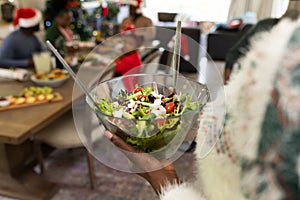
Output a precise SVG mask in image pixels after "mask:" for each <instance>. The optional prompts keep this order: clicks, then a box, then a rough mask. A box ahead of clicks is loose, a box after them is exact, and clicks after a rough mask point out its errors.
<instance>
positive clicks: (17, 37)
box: [0, 8, 43, 68]
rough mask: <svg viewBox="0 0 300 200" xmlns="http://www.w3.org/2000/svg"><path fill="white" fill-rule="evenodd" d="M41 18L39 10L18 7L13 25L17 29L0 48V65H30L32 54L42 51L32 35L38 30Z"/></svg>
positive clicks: (31, 64) (31, 63)
mask: <svg viewBox="0 0 300 200" xmlns="http://www.w3.org/2000/svg"><path fill="white" fill-rule="evenodd" d="M41 20H42V15H41V13H40V11H38V10H35V9H32V8H20V9H18V10H17V12H16V16H15V19H14V22H13V25H14V26H15V27H16V26H18V27H19V29H17V30H15V31H13V32H12V33H10V34H9V35H8V36H7V37H6V38H5V39H4V41H3V44H2V47H1V49H0V67H7V68H8V67H23V68H24V67H32V66H33V61H32V55H33V53H35V52H40V51H42V49H43V48H42V45H41V43H40V42H39V40H38V39H37V37H36V36H35V35H34V32H36V31H39V24H40V22H41Z"/></svg>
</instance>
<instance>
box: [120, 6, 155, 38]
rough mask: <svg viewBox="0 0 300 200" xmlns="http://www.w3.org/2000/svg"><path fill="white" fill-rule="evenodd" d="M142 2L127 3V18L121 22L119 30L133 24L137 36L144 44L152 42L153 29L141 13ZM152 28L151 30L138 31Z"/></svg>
mask: <svg viewBox="0 0 300 200" xmlns="http://www.w3.org/2000/svg"><path fill="white" fill-rule="evenodd" d="M141 3H142V0H130V1H129V4H130V5H129V16H128V17H126V18H124V19H123V20H122V23H121V26H120V29H121V30H123V29H125V28H126V26H128V24H133V25H134V26H135V27H136V28H137V34H138V35H140V36H141V37H142V40H143V41H144V42H152V40H153V39H154V37H155V29H154V26H153V22H152V20H151V19H150V18H148V17H146V16H144V15H143V14H142V11H141ZM146 27H153V28H152V29H147V30H146V29H145V30H143V29H139V28H146Z"/></svg>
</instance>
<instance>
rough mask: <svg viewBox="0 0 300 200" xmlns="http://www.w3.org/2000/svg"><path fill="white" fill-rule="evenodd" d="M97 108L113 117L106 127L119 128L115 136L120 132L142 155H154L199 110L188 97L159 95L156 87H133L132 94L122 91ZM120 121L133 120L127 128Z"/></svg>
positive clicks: (196, 104)
mask: <svg viewBox="0 0 300 200" xmlns="http://www.w3.org/2000/svg"><path fill="white" fill-rule="evenodd" d="M98 105H99V107H100V109H101V112H102V113H103V114H105V115H107V116H111V117H114V119H110V120H109V121H110V122H109V123H110V124H112V125H113V126H114V128H116V127H118V128H117V132H118V131H119V132H121V131H122V134H121V135H123V136H124V137H122V138H123V139H124V140H125V141H126V142H127V143H129V144H130V145H132V146H135V147H137V148H138V149H141V150H143V151H144V152H153V151H155V150H158V149H160V148H162V147H164V146H165V145H166V144H168V143H169V142H170V141H171V140H172V139H173V138H174V137H175V135H176V133H177V132H178V131H179V130H180V128H181V123H185V122H184V118H183V117H181V116H182V115H183V114H184V113H187V112H190V111H194V110H196V109H197V108H199V107H200V106H201V104H200V103H198V102H192V101H191V97H190V95H188V94H182V93H180V94H176V92H175V90H174V89H173V88H169V89H168V95H167V96H166V95H163V94H160V93H159V92H158V89H157V86H156V84H155V83H154V84H153V87H143V88H142V87H138V86H136V88H135V89H134V90H133V91H131V92H129V91H126V90H121V92H120V93H119V95H118V97H117V98H116V100H115V101H113V102H110V101H108V100H107V99H106V98H102V99H101V101H100V102H98ZM122 118H125V119H130V120H132V121H133V125H132V124H130V126H128V125H127V124H126V123H124V120H122ZM128 132H129V133H130V135H129V134H127V133H128ZM118 135H119V136H120V133H119V134H118ZM132 136H133V137H132Z"/></svg>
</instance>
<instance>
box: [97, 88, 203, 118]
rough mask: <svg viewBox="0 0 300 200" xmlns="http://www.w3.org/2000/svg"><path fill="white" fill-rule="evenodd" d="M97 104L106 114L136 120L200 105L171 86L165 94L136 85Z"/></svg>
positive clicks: (173, 112)
mask: <svg viewBox="0 0 300 200" xmlns="http://www.w3.org/2000/svg"><path fill="white" fill-rule="evenodd" d="M98 105H99V107H100V109H101V112H102V113H104V114H106V115H109V116H113V117H117V118H127V119H136V120H150V119H155V118H167V117H170V116H180V115H182V114H184V113H186V112H189V111H192V110H195V109H197V107H199V106H201V104H199V103H198V102H191V98H190V96H189V95H187V94H176V93H175V91H174V89H173V88H169V95H168V96H165V95H162V94H159V93H158V91H157V89H153V88H151V87H144V88H141V87H136V88H135V89H134V90H133V91H132V92H128V91H124V90H122V91H121V92H120V94H119V96H118V97H117V100H116V101H114V102H109V101H108V100H107V99H106V98H103V99H102V100H101V102H99V103H98Z"/></svg>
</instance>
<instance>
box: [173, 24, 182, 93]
mask: <svg viewBox="0 0 300 200" xmlns="http://www.w3.org/2000/svg"><path fill="white" fill-rule="evenodd" d="M180 50H181V21H178V22H177V27H176V33H175V43H174V50H173V58H172V69H173V87H174V89H175V88H176V86H177V76H178V73H179V67H180Z"/></svg>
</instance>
